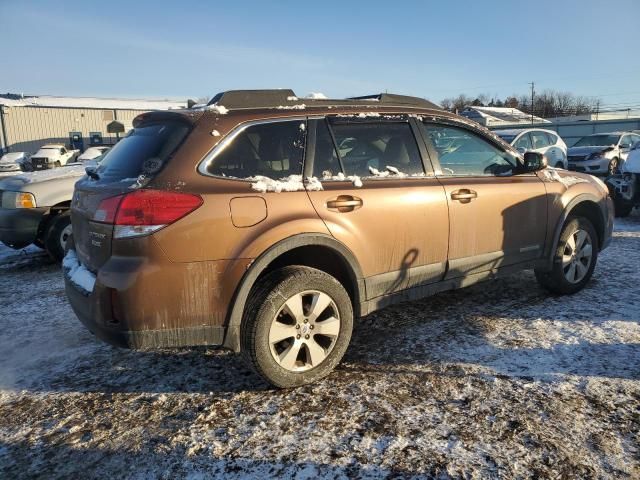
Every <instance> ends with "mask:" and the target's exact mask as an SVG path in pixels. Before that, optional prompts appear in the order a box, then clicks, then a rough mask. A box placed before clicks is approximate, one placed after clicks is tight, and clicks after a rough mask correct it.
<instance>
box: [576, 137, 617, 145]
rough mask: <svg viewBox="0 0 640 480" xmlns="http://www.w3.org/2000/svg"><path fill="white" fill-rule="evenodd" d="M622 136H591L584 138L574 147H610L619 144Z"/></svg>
mask: <svg viewBox="0 0 640 480" xmlns="http://www.w3.org/2000/svg"><path fill="white" fill-rule="evenodd" d="M619 139H620V135H589V136H588V137H582V138H581V139H580V140H578V142H577V143H576V144H575V145H574V147H608V146H609V145H615V144H616V143H618V140H619Z"/></svg>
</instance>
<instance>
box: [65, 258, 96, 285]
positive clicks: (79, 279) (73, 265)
mask: <svg viewBox="0 0 640 480" xmlns="http://www.w3.org/2000/svg"><path fill="white" fill-rule="evenodd" d="M62 268H63V269H64V270H65V272H66V274H67V277H68V278H69V280H70V281H71V283H73V284H74V285H75V286H76V287H78V288H79V289H81V290H82V291H84V292H86V293H91V292H93V287H94V286H95V283H96V276H95V275H94V274H93V273H91V272H90V271H89V270H87V268H86V267H85V266H84V265H82V263H80V260H78V256H77V255H76V251H75V250H69V251H68V252H67V254H66V255H65V256H64V259H63V260H62Z"/></svg>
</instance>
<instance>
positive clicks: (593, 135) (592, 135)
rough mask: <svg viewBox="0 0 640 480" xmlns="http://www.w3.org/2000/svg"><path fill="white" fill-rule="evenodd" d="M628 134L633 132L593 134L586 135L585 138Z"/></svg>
mask: <svg viewBox="0 0 640 480" xmlns="http://www.w3.org/2000/svg"><path fill="white" fill-rule="evenodd" d="M627 133H633V132H602V133H592V134H591V135H585V137H595V136H597V135H625V134H627Z"/></svg>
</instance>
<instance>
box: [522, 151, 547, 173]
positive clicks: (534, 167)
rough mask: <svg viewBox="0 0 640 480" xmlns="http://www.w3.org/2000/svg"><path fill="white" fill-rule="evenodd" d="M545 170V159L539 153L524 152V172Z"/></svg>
mask: <svg viewBox="0 0 640 480" xmlns="http://www.w3.org/2000/svg"><path fill="white" fill-rule="evenodd" d="M545 168H547V157H545V156H544V155H543V154H542V153H540V152H526V153H525V154H524V171H525V172H537V171H539V170H543V169H545Z"/></svg>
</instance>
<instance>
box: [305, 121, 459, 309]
mask: <svg viewBox="0 0 640 480" xmlns="http://www.w3.org/2000/svg"><path fill="white" fill-rule="evenodd" d="M309 126H310V131H309V139H308V148H307V159H308V160H309V163H310V164H312V165H313V172H307V173H308V174H311V173H312V174H313V175H314V176H316V177H318V178H319V179H320V180H321V182H322V186H323V190H320V191H309V197H310V198H311V201H312V203H313V205H314V207H315V209H316V211H317V212H318V214H319V216H320V217H321V218H322V220H323V221H324V222H325V224H326V225H327V228H328V229H329V231H330V232H331V234H332V235H333V236H334V237H335V238H336V239H338V240H339V241H341V242H342V243H343V244H344V245H346V246H347V247H348V248H349V249H350V250H351V251H352V252H353V253H354V254H355V256H356V258H357V259H358V261H359V262H360V267H361V269H362V272H363V275H364V276H365V285H366V291H367V298H368V299H372V298H376V297H380V296H383V295H386V294H390V293H392V292H396V291H399V290H402V289H405V288H410V287H414V286H417V285H423V284H427V283H432V282H436V281H438V280H441V279H442V278H443V276H444V272H445V269H446V260H447V248H448V235H449V223H448V222H449V220H448V211H447V201H446V198H445V194H444V189H443V187H442V185H440V183H439V182H438V180H437V179H436V178H435V176H434V175H433V170H432V168H431V166H430V164H429V163H428V162H424V163H423V156H426V154H425V152H424V151H422V153H421V150H424V146H420V145H419V144H418V143H417V142H416V138H415V136H414V128H415V127H412V126H411V125H410V123H409V121H408V119H402V120H397V119H396V120H395V121H394V120H384V119H383V118H367V119H364V120H363V119H359V118H333V119H331V120H330V121H327V120H325V119H321V120H312V121H310V122H309ZM425 168H426V170H425Z"/></svg>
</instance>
